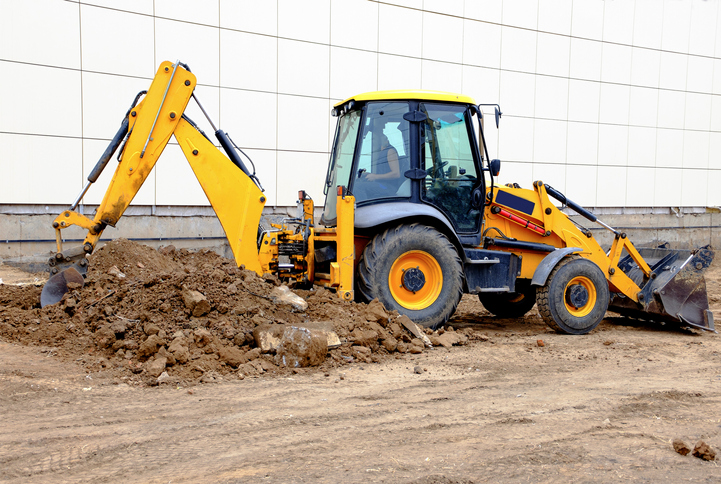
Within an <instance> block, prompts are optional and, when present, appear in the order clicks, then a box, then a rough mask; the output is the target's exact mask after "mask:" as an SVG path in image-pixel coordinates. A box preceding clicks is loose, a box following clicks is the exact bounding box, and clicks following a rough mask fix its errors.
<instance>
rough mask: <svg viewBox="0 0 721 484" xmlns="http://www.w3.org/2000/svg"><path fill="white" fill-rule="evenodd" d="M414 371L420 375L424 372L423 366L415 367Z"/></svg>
mask: <svg viewBox="0 0 721 484" xmlns="http://www.w3.org/2000/svg"><path fill="white" fill-rule="evenodd" d="M413 373H415V374H416V375H420V374H421V373H423V367H420V366H415V367H413Z"/></svg>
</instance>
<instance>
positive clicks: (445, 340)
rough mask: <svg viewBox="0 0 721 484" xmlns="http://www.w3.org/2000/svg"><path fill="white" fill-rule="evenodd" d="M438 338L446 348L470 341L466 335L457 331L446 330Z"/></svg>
mask: <svg viewBox="0 0 721 484" xmlns="http://www.w3.org/2000/svg"><path fill="white" fill-rule="evenodd" d="M436 339H437V340H438V343H440V344H441V346H443V347H444V348H450V347H451V346H453V345H462V344H465V343H466V342H467V341H468V338H467V337H466V336H465V335H463V334H460V333H457V332H455V331H446V332H444V333H443V334H442V335H440V336H438V338H436Z"/></svg>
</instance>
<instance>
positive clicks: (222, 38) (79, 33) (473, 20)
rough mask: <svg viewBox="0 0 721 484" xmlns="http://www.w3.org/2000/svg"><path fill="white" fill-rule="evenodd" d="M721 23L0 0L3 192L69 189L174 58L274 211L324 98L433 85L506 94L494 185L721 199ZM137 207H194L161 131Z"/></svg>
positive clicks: (328, 127)
mask: <svg viewBox="0 0 721 484" xmlns="http://www.w3.org/2000/svg"><path fill="white" fill-rule="evenodd" d="M720 17H721V6H719V3H718V2H715V1H706V0H617V1H613V2H609V1H604V0H389V1H386V2H376V1H370V0H343V1H337V2H331V0H268V1H262V2H260V1H256V0H208V1H206V2H197V1H193V0H153V1H150V0H122V1H121V0H4V1H2V2H0V72H2V74H3V75H2V76H0V93H1V94H0V140H1V141H2V143H0V170H1V174H2V176H0V205H2V204H14V203H18V204H35V203H38V204H40V203H42V204H56V203H57V204H67V203H69V202H70V201H71V200H72V199H74V197H75V195H76V194H77V191H79V189H80V187H81V186H82V185H83V182H84V177H85V176H86V175H87V173H88V172H89V171H90V170H91V169H92V167H93V166H94V164H95V162H96V160H97V158H98V157H99V156H100V154H101V153H102V151H103V150H104V147H105V145H106V143H107V141H108V140H109V139H110V138H111V137H112V136H113V134H114V133H115V131H116V130H117V127H118V125H119V122H120V120H121V118H122V116H123V115H124V114H125V111H126V110H127V107H128V105H129V103H130V101H131V100H132V98H133V97H134V96H135V94H136V93H137V92H138V91H139V90H141V89H145V88H146V87H147V86H148V84H149V82H150V80H151V79H152V77H153V75H154V73H155V70H156V69H157V65H158V64H159V63H160V62H161V61H163V60H166V59H167V60H171V61H175V60H177V59H180V60H181V61H183V62H185V63H187V64H189V65H190V66H191V68H192V69H193V72H194V73H195V74H196V75H197V77H198V82H199V85H198V87H197V89H196V94H197V95H198V97H199V98H200V99H201V101H202V102H203V105H204V107H205V109H206V110H207V111H208V113H209V114H210V116H211V117H212V118H213V119H214V121H215V122H216V124H219V125H220V126H222V127H223V128H224V129H225V130H227V131H228V132H229V133H230V134H231V136H232V137H233V139H234V140H235V141H236V143H237V144H238V145H239V146H240V147H241V148H243V149H244V150H245V151H246V152H247V153H248V154H249V155H250V156H251V157H252V158H253V159H254V161H255V164H256V169H257V172H258V175H259V177H260V178H261V181H262V182H263V184H264V186H265V188H266V196H267V197H268V204H269V205H277V206H287V205H293V204H294V201H295V197H296V193H297V190H298V189H299V188H304V189H306V190H308V191H309V192H310V193H311V196H313V197H314V198H315V199H316V201H317V203H318V204H321V203H322V200H323V195H322V184H323V177H324V175H325V170H326V163H327V159H328V151H329V146H330V142H331V138H332V135H333V131H334V124H335V121H336V120H335V119H333V118H331V117H330V115H329V107H330V106H332V105H333V103H335V102H337V101H339V100H341V99H344V98H347V97H350V96H352V95H354V94H357V93H360V92H364V91H372V90H377V89H380V90H383V89H439V90H451V91H460V92H463V93H464V94H468V95H471V96H473V97H474V98H475V99H476V100H477V101H478V102H483V103H500V104H501V107H502V110H503V118H502V122H501V129H500V130H496V128H495V126H493V123H487V124H488V126H487V144H488V147H489V151H490V154H491V156H492V157H494V158H495V157H498V158H500V159H502V160H503V165H502V170H501V176H500V180H499V181H500V182H501V183H506V182H511V181H512V182H517V183H520V184H521V185H523V186H528V187H530V185H531V182H532V181H533V180H534V179H536V178H542V179H543V180H544V181H545V182H547V183H549V184H551V185H553V186H554V187H556V188H558V189H559V190H562V191H565V192H566V194H567V195H568V196H569V198H572V199H574V200H576V201H578V202H579V203H582V204H585V205H588V206H591V207H594V206H613V207H623V206H629V207H647V206H660V207H669V206H706V205H709V206H718V205H721V195H719V193H721V190H718V188H717V187H718V185H719V183H721V24H720V23H719V19H720ZM187 114H188V115H189V116H190V117H191V118H192V119H194V120H195V121H196V122H198V123H199V124H200V125H201V127H203V129H205V131H206V132H208V133H209V134H210V133H211V132H212V129H210V127H209V126H208V125H207V122H206V121H205V120H204V116H203V115H202V114H201V112H200V111H199V109H198V108H197V107H194V106H193V103H192V101H191V105H190V107H189V108H188V111H187ZM489 119H491V118H489ZM112 171H113V163H111V165H110V166H109V168H108V173H105V174H104V175H103V177H102V178H101V180H100V182H99V183H98V186H96V187H93V189H92V190H91V191H90V192H89V193H88V195H87V198H86V203H91V204H92V203H97V202H98V201H99V200H100V198H101V197H102V193H103V191H104V185H105V183H107V180H109V178H110V177H111V176H112ZM31 175H32V176H31ZM30 179H32V180H34V181H33V182H32V183H31V182H30V181H29V180H30ZM134 203H136V204H143V205H153V204H155V205H188V204H190V205H192V204H198V205H206V204H207V201H206V200H205V198H204V195H203V193H202V191H201V189H200V187H199V185H198V184H197V182H196V181H195V180H194V177H193V175H192V173H191V171H190V169H189V167H188V165H187V163H186V162H185V161H184V159H183V156H182V154H181V152H180V150H179V148H178V146H177V145H176V144H174V143H171V144H170V145H169V147H168V150H167V153H166V155H165V156H164V157H163V158H161V160H160V161H159V163H158V166H157V170H156V171H155V172H154V173H153V174H152V175H151V177H150V179H149V181H148V182H147V183H146V186H144V187H143V188H142V190H141V191H140V193H139V194H138V196H137V197H136V200H135V202H134Z"/></svg>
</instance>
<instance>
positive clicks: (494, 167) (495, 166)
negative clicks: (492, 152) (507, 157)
mask: <svg viewBox="0 0 721 484" xmlns="http://www.w3.org/2000/svg"><path fill="white" fill-rule="evenodd" d="M489 169H490V170H491V174H492V175H493V176H498V174H499V173H500V172H501V160H498V159H496V160H491V162H490V163H489Z"/></svg>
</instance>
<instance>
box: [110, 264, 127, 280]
mask: <svg viewBox="0 0 721 484" xmlns="http://www.w3.org/2000/svg"><path fill="white" fill-rule="evenodd" d="M108 274H110V275H111V276H115V277H117V278H118V279H125V274H124V273H123V272H120V269H118V266H113V267H111V268H110V269H108Z"/></svg>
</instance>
